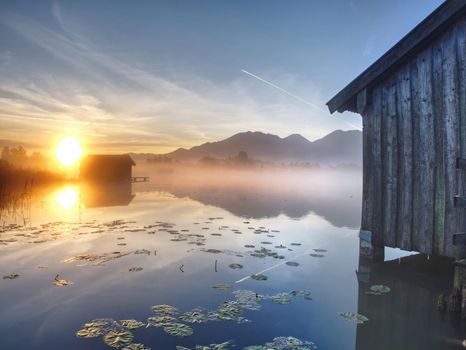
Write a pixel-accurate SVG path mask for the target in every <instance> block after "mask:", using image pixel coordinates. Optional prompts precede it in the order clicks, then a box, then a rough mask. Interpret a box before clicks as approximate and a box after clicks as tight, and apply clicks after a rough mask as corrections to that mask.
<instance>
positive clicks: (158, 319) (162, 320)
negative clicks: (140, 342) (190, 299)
mask: <svg viewBox="0 0 466 350" xmlns="http://www.w3.org/2000/svg"><path fill="white" fill-rule="evenodd" d="M176 321H177V319H176V318H175V317H173V316H167V315H164V316H151V317H148V318H147V325H146V328H149V327H155V328H160V327H165V326H168V325H169V324H172V323H174V322H176Z"/></svg>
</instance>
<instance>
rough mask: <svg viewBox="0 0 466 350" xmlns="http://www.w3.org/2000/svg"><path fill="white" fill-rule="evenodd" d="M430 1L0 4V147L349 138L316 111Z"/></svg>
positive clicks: (113, 147)
mask: <svg viewBox="0 0 466 350" xmlns="http://www.w3.org/2000/svg"><path fill="white" fill-rule="evenodd" d="M441 2H442V1H439V0H390V1H386V0H351V1H348V0H325V1H323V0H322V1H320V0H319V1H316V0H292V1H291V0H247V1H246V0H234V1H227V0H224V1H221V0H211V1H207V0H197V1H192V0H184V1H180V0H166V1H157V0H153V1H149V0H147V1H145V0H138V1H130V0H100V1H98V0H80V1H72V0H69V1H65V0H62V1H50V0H43V1H42V0H29V1H26V0H14V1H5V0H0V76H1V78H0V145H4V144H10V145H14V144H22V145H24V146H26V148H27V149H29V150H40V151H43V152H45V153H47V152H49V151H51V150H52V149H53V147H54V145H55V144H56V143H57V142H58V140H59V139H60V138H62V137H64V136H74V137H77V138H78V139H79V140H81V142H82V144H83V145H84V147H85V149H86V150H87V151H88V152H90V153H103V152H107V153H121V152H153V153H165V152H169V151H172V150H174V149H176V148H178V147H191V146H194V145H198V144H201V143H204V142H209V141H210V142H211V141H216V140H220V139H224V138H227V137H229V136H231V135H233V134H235V133H238V132H243V131H248V130H249V131H263V132H266V133H271V134H276V135H279V136H280V137H286V136H288V135H290V134H295V133H297V134H301V135H303V136H304V137H306V138H308V139H310V140H315V139H318V138H321V137H323V136H325V135H326V134H328V133H330V132H332V131H333V130H337V129H342V130H350V129H358V128H361V118H360V116H358V115H356V114H353V113H348V112H347V113H344V114H339V113H335V114H333V115H330V114H329V112H328V110H327V107H326V106H325V103H326V102H327V101H328V100H329V99H330V98H332V97H333V96H334V95H335V94H336V93H337V92H338V91H340V90H341V89H342V88H343V87H345V86H346V84H348V83H349V82H350V81H351V80H353V79H354V78H355V77H356V76H357V75H359V74H360V73H361V72H362V71H363V70H364V69H366V68H367V67H368V66H369V65H371V64H372V63H373V62H374V61H375V60H376V59H377V58H379V57H380V56H381V55H382V54H383V53H384V52H385V51H387V50H388V49H389V48H390V47H392V46H393V45H394V44H395V43H396V42H397V41H398V40H400V39H401V38H402V37H403V36H404V35H405V34H407V33H408V32H409V31H410V30H411V29H412V28H413V27H414V26H415V25H416V24H418V23H419V22H420V21H422V19H424V18H425V17H426V16H427V15H428V14H429V13H431V12H432V11H433V10H434V9H435V8H436V7H437V6H439V5H440V4H441Z"/></svg>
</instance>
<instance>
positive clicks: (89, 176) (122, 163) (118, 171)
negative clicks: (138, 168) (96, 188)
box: [79, 154, 136, 183]
mask: <svg viewBox="0 0 466 350" xmlns="http://www.w3.org/2000/svg"><path fill="white" fill-rule="evenodd" d="M135 165H136V164H135V163H134V161H133V159H132V158H131V157H130V155H129V154H92V155H88V156H86V157H85V158H84V159H83V160H81V163H80V166H79V177H80V179H82V180H84V181H89V182H103V183H111V182H131V181H132V168H133V166H135Z"/></svg>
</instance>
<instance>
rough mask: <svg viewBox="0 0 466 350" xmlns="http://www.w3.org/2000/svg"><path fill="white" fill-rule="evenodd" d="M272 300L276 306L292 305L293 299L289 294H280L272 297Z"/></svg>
mask: <svg viewBox="0 0 466 350" xmlns="http://www.w3.org/2000/svg"><path fill="white" fill-rule="evenodd" d="M270 300H272V301H273V302H274V303H276V304H282V305H284V304H290V303H291V298H290V294H289V293H278V294H275V295H271V296H270Z"/></svg>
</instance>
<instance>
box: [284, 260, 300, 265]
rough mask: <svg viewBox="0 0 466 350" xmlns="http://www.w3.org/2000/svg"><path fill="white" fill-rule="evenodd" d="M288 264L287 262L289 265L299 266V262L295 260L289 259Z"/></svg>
mask: <svg viewBox="0 0 466 350" xmlns="http://www.w3.org/2000/svg"><path fill="white" fill-rule="evenodd" d="M286 264H287V265H288V266H299V263H297V262H294V261H287V262H286Z"/></svg>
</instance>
